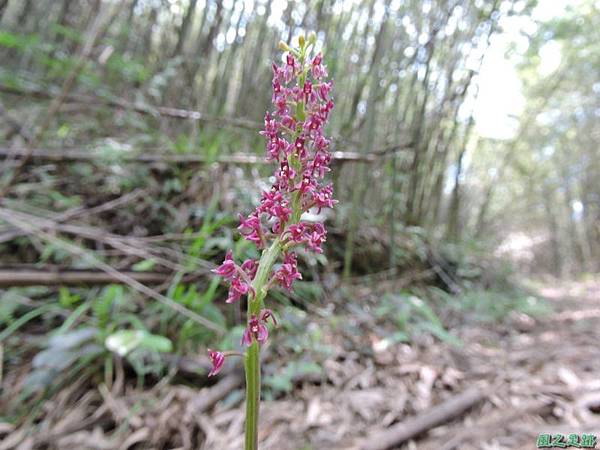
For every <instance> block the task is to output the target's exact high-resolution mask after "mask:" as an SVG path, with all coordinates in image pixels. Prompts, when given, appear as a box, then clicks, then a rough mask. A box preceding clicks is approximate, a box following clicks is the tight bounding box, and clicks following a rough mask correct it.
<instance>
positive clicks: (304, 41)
mask: <svg viewBox="0 0 600 450" xmlns="http://www.w3.org/2000/svg"><path fill="white" fill-rule="evenodd" d="M298 43H299V44H300V48H302V47H304V45H305V44H306V39H304V35H303V34H301V35H300V36H298Z"/></svg>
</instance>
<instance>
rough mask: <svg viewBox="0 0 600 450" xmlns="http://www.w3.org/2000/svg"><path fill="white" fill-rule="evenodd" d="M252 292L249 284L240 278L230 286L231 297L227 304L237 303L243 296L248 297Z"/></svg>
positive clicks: (226, 301)
mask: <svg viewBox="0 0 600 450" xmlns="http://www.w3.org/2000/svg"><path fill="white" fill-rule="evenodd" d="M250 290H251V287H250V285H249V284H248V283H246V282H245V281H244V280H242V279H241V278H240V277H236V278H234V279H233V280H232V281H231V286H229V295H228V297H227V300H225V303H235V302H237V301H238V300H239V299H240V298H242V295H246V294H247V293H248V292H249V291H250Z"/></svg>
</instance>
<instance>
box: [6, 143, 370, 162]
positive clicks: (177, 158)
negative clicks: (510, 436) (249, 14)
mask: <svg viewBox="0 0 600 450" xmlns="http://www.w3.org/2000/svg"><path fill="white" fill-rule="evenodd" d="M159 150H160V149H156V151H157V154H151V153H148V152H147V151H145V152H143V153H141V154H139V155H135V154H133V155H132V154H129V153H123V154H120V155H118V156H115V157H114V159H116V160H118V161H121V162H140V163H147V164H154V163H165V164H211V163H216V164H226V165H233V164H242V165H260V164H270V163H269V162H268V161H267V160H266V159H265V157H264V156H262V155H249V154H243V153H237V154H233V155H223V156H219V157H217V158H215V159H211V158H207V157H205V156H202V155H169V154H159V153H158V151H159ZM0 156H4V157H12V158H25V157H27V156H28V157H29V158H31V159H39V160H42V161H50V162H63V163H66V162H72V161H90V162H99V161H102V159H106V158H110V157H108V156H107V155H105V154H103V153H101V152H97V151H94V150H85V149H57V150H51V149H43V148H34V149H31V150H28V149H27V148H14V149H10V148H6V147H0ZM331 157H332V159H333V160H334V161H339V162H364V163H373V162H375V161H376V159H377V157H376V156H375V155H362V154H360V153H356V152H339V151H334V152H332V153H331Z"/></svg>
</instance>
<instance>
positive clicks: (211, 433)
mask: <svg viewBox="0 0 600 450" xmlns="http://www.w3.org/2000/svg"><path fill="white" fill-rule="evenodd" d="M538 286H541V287H539V288H538V292H539V295H540V296H542V297H544V298H545V299H546V300H547V302H548V303H549V304H550V305H551V309H552V311H551V312H550V313H548V314H546V315H544V316H538V317H531V316H528V315H525V314H523V313H516V312H515V313H514V314H511V315H510V316H509V317H508V318H507V319H506V320H505V321H504V322H503V323H502V324H494V325H491V324H489V323H482V322H478V321H467V322H464V321H462V322H461V323H460V324H457V326H456V328H452V329H451V330H450V331H451V332H452V333H453V334H454V335H455V336H457V337H458V338H459V339H460V340H461V341H462V343H463V345H461V346H455V345H452V344H449V343H445V342H440V341H439V340H437V339H434V338H432V337H431V336H422V337H420V338H418V339H416V340H413V341H411V343H410V344H407V343H390V341H388V340H386V339H381V338H380V337H378V336H380V335H381V327H383V328H385V327H387V326H390V325H392V326H393V324H389V323H386V321H385V319H382V320H381V322H379V323H373V322H372V321H373V320H374V319H372V317H373V315H372V314H368V315H367V314H366V315H365V318H364V319H363V317H362V316H361V314H360V313H357V312H356V311H351V310H348V312H347V316H345V317H343V316H342V317H340V316H339V315H338V316H337V320H338V321H342V322H345V323H346V324H348V325H349V327H347V328H344V327H342V328H338V329H337V330H336V331H335V332H333V331H332V332H329V333H328V332H327V330H328V328H327V327H323V328H322V330H323V333H324V334H323V336H322V337H321V339H322V342H323V343H326V344H327V345H328V346H329V348H333V349H337V350H336V351H334V353H333V354H328V355H327V357H326V358H324V360H323V361H318V364H319V365H321V366H322V369H323V372H322V374H320V375H318V376H314V375H311V376H308V377H306V378H302V377H300V378H299V379H295V380H294V390H293V391H291V392H290V393H288V394H284V395H280V396H279V397H277V398H276V399H275V400H270V401H265V402H264V403H263V406H262V411H261V428H260V429H261V442H262V443H261V449H262V450H271V449H272V450H274V449H278V450H312V449H314V450H321V449H340V450H341V449H349V450H352V449H376V448H379V447H378V443H380V442H383V440H384V439H391V440H394V439H396V440H398V439H399V436H400V435H401V434H402V430H400V433H399V432H398V429H397V427H396V428H395V427H394V425H395V424H398V423H404V424H406V423H412V424H414V422H411V420H412V419H413V418H415V417H417V418H418V420H417V424H418V423H421V424H423V423H425V424H426V423H427V422H428V421H429V419H431V418H432V414H433V415H436V412H435V405H438V404H441V403H444V402H446V401H447V400H448V399H451V398H453V397H457V396H460V395H461V393H464V392H465V391H471V392H473V391H474V392H476V393H478V395H476V396H475V397H474V399H473V401H472V402H471V403H472V405H471V407H470V408H469V409H468V410H467V411H466V412H464V413H463V412H461V411H458V410H457V411H456V412H455V413H454V412H453V411H451V410H450V411H449V412H448V411H447V412H448V418H449V421H446V423H444V424H442V425H440V426H437V427H430V426H427V425H424V426H423V428H430V429H427V430H426V431H424V432H420V433H418V434H416V435H415V436H414V437H412V438H411V439H408V440H405V441H404V442H397V444H395V446H392V447H390V448H408V449H415V448H418V449H424V450H433V449H436V450H450V449H455V448H456V449H461V450H469V449H487V450H492V449H494V450H501V449H535V448H536V439H537V438H538V435H539V434H540V433H551V434H558V433H561V434H564V435H568V434H571V433H579V434H581V433H594V432H595V433H596V434H600V415H599V414H600V379H599V378H598V373H600V358H598V354H599V353H598V342H600V328H599V327H598V326H597V324H598V319H599V318H600V281H587V282H554V281H553V282H546V283H544V284H543V285H542V284H541V283H540V284H539V285H538ZM385 288H386V287H385V286H381V289H385ZM361 289H363V288H361V287H356V292H357V293H360V291H361ZM364 289H365V292H366V291H367V290H369V289H370V290H371V291H372V292H371V291H369V294H368V297H369V299H367V300H365V303H364V307H365V308H366V310H367V312H369V310H368V308H369V305H370V304H371V305H373V303H372V302H375V301H376V299H377V298H378V293H377V292H376V290H375V291H373V290H372V286H365V287H364ZM367 317H371V319H368V318H367ZM445 319H447V320H450V321H452V320H453V319H452V318H445ZM323 320H325V319H323ZM369 320H370V321H369ZM388 322H389V321H388ZM327 323H329V322H327ZM267 370H268V367H267ZM240 381H241V380H240V379H239V374H237V373H230V374H229V375H225V376H224V377H223V378H222V379H221V380H220V381H218V382H217V383H216V384H215V385H213V386H212V387H206V388H204V389H202V390H201V391H200V392H198V391H197V389H194V388H193V387H191V386H190V385H185V384H174V383H170V382H159V383H158V384H156V385H155V386H153V387H152V388H150V389H145V390H143V391H142V390H140V389H138V388H136V387H135V386H134V385H132V386H129V387H128V383H127V382H125V383H123V380H121V381H120V382H118V381H115V383H114V384H113V385H112V386H111V387H110V389H109V388H108V387H107V386H106V385H105V384H100V385H99V386H89V385H88V386H87V387H84V386H81V385H78V384H77V383H74V384H73V385H72V386H70V387H69V388H67V389H65V390H63V391H62V392H60V393H59V394H57V395H56V396H55V397H54V398H52V399H51V400H48V401H46V403H45V404H44V405H43V406H42V408H43V410H44V414H43V415H44V419H43V420H42V421H41V422H37V423H35V424H34V423H29V424H26V425H23V426H21V427H18V428H16V429H11V426H10V425H8V424H2V423H0V450H9V449H19V450H26V449H33V448H52V449H55V448H56V449H107V450H108V449H122V450H126V449H134V448H140V449H141V448H143V449H175V448H181V449H188V448H189V449H191V448H200V449H219V450H228V449H231V450H233V449H236V450H237V449H241V448H242V447H243V443H242V440H241V436H242V433H243V418H244V413H243V405H242V402H241V390H239V389H237V388H238V386H240ZM228 383H229V385H227V384H228ZM129 384H130V383H129ZM221 388H223V392H221V393H219V394H217V397H218V398H224V400H223V401H220V402H218V403H217V404H216V406H214V407H206V401H208V400H206V399H207V398H208V397H210V395H212V394H211V393H214V392H215V390H219V389H221ZM225 394H227V395H225ZM203 403H204V406H203ZM432 408H434V410H432ZM432 411H433V412H432ZM433 421H435V420H433ZM409 428H410V426H409ZM34 430H35V432H33V431H34ZM390 430H391V431H390ZM394 430H395V431H394ZM404 431H406V430H404ZM32 432H33V434H32ZM199 440H200V441H201V442H199Z"/></svg>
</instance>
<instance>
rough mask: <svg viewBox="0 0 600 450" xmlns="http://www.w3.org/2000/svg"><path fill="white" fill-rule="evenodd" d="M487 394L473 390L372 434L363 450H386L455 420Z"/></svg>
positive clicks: (476, 389) (366, 440)
mask: <svg viewBox="0 0 600 450" xmlns="http://www.w3.org/2000/svg"><path fill="white" fill-rule="evenodd" d="M485 397H486V393H485V392H483V391H482V390H481V389H479V388H471V389H468V390H467V391H465V392H463V393H461V394H459V395H457V396H455V397H452V398H451V399H449V400H447V401H445V402H444V403H441V404H439V405H437V406H434V407H433V408H431V409H429V410H428V411H425V412H423V413H421V414H419V415H418V416H417V417H414V418H412V419H408V420H406V421H404V422H401V423H399V424H397V425H394V426H392V427H390V428H388V429H387V430H383V431H379V432H376V433H372V434H371V435H370V436H368V437H367V438H366V439H365V441H364V443H363V444H362V446H361V450H386V449H389V448H392V447H395V446H397V445H400V444H402V443H403V442H406V441H408V440H409V439H411V438H413V437H415V436H418V435H419V434H421V433H423V432H425V431H427V430H430V429H431V428H435V427H437V426H438V425H441V424H442V423H445V422H447V421H448V420H450V419H453V418H455V417H457V416H459V415H461V414H462V413H464V412H465V411H466V410H467V409H469V408H471V407H472V406H474V405H475V404H477V403H479V402H481V401H482V400H483V399H484V398H485Z"/></svg>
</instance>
